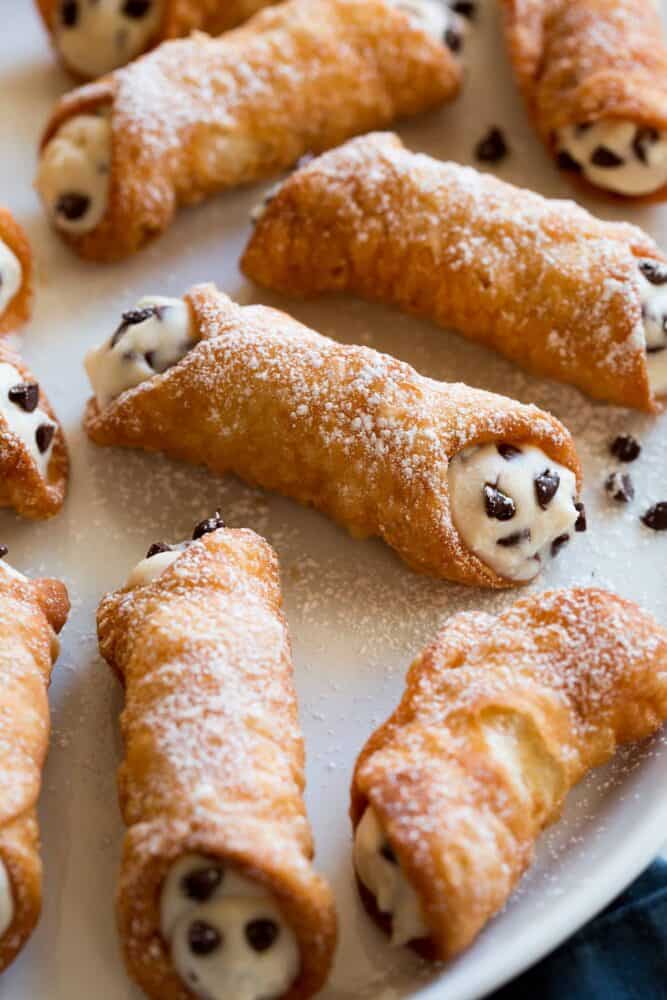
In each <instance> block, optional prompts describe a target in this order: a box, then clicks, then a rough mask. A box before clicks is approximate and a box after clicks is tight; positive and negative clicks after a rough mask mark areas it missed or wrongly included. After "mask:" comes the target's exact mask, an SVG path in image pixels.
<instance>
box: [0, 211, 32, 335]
mask: <svg viewBox="0 0 667 1000" xmlns="http://www.w3.org/2000/svg"><path fill="white" fill-rule="evenodd" d="M32 296H33V288H32V251H31V249H30V244H29V242H28V237H27V236H26V234H25V233H24V232H23V229H22V228H21V227H20V226H19V224H18V222H17V221H16V220H15V219H14V217H13V215H12V214H11V212H9V211H8V209H6V208H2V206H0V334H3V333H13V332H14V331H15V330H17V329H18V328H19V327H20V326H23V324H24V323H26V322H27V321H28V320H29V319H30V314H31V312H32Z"/></svg>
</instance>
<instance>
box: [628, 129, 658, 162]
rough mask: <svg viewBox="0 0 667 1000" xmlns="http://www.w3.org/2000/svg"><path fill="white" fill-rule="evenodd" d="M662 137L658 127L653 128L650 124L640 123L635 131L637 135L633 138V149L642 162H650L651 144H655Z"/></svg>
mask: <svg viewBox="0 0 667 1000" xmlns="http://www.w3.org/2000/svg"><path fill="white" fill-rule="evenodd" d="M659 138H660V133H659V132H658V130H657V128H651V126H650V125H640V126H638V128H637V131H636V132H635V137H634V139H633V140H632V150H633V152H634V154H635V156H636V157H637V159H638V160H639V161H640V162H641V163H646V164H648V156H647V153H646V151H647V149H648V148H649V146H653V145H654V144H655V143H656V142H657V141H658V139H659Z"/></svg>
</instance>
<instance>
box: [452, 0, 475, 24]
mask: <svg viewBox="0 0 667 1000" xmlns="http://www.w3.org/2000/svg"><path fill="white" fill-rule="evenodd" d="M451 6H452V10H453V11H454V13H455V14H460V15H461V17H467V18H468V20H469V21H474V20H475V15H476V14H477V4H476V3H475V2H474V0H454V3H453V4H452V5H451Z"/></svg>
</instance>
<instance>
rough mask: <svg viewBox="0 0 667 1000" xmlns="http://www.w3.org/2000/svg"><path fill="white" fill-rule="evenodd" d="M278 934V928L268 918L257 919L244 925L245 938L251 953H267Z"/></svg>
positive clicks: (273, 921)
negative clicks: (251, 950)
mask: <svg viewBox="0 0 667 1000" xmlns="http://www.w3.org/2000/svg"><path fill="white" fill-rule="evenodd" d="M279 934H280V927H279V926H278V924H277V923H276V922H275V920H271V919H270V918H269V917H258V918H257V919H256V920H250V921H249V922H248V923H247V924H246V925H245V936H246V940H247V942H248V944H249V945H250V947H251V948H252V949H253V951H258V952H263V951H268V950H269V948H270V947H271V946H272V945H273V944H274V943H275V941H276V940H277V938H278V936H279Z"/></svg>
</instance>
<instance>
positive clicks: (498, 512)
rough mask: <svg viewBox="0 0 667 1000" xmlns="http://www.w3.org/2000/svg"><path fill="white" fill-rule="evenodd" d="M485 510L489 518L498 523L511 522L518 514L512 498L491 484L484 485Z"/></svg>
mask: <svg viewBox="0 0 667 1000" xmlns="http://www.w3.org/2000/svg"><path fill="white" fill-rule="evenodd" d="M483 493H484V509H485V510H486V516H487V517H493V518H495V520H496V521H511V520H512V518H513V517H514V515H515V514H516V504H515V503H514V500H512V498H511V497H508V496H507V494H506V493H503V492H502V490H499V489H498V487H497V486H493V485H492V484H491V483H485V484H484V490H483Z"/></svg>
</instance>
